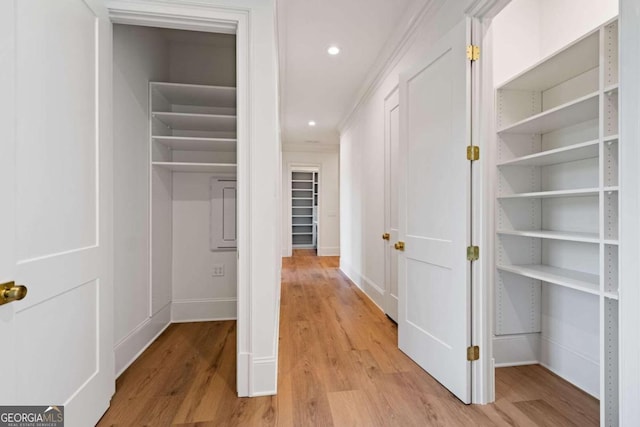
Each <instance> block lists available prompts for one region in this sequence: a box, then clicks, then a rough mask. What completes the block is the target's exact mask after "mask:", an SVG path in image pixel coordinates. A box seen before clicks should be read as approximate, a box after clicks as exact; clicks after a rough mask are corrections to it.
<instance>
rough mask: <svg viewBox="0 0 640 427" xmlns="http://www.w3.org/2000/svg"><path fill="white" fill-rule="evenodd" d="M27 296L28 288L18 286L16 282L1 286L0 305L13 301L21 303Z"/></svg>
mask: <svg viewBox="0 0 640 427" xmlns="http://www.w3.org/2000/svg"><path fill="white" fill-rule="evenodd" d="M26 296H27V287H26V286H22V285H18V286H16V284H15V282H7V283H2V284H0V305H3V304H7V303H10V302H13V301H19V300H21V299H23V298H24V297H26Z"/></svg>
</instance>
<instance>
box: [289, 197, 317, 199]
mask: <svg viewBox="0 0 640 427" xmlns="http://www.w3.org/2000/svg"><path fill="white" fill-rule="evenodd" d="M291 199H292V200H313V197H292V198H291Z"/></svg>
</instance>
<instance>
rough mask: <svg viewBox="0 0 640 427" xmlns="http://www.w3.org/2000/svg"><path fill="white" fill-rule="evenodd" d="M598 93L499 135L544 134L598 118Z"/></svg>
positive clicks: (530, 118)
mask: <svg viewBox="0 0 640 427" xmlns="http://www.w3.org/2000/svg"><path fill="white" fill-rule="evenodd" d="M598 98H599V94H598V92H593V93H590V94H588V95H585V96H583V97H581V98H578V99H576V100H573V101H571V102H567V103H566V104H562V105H559V106H557V107H555V108H552V109H550V110H547V111H543V112H542V113H540V114H536V115H535V116H531V117H528V118H526V119H524V120H521V121H519V122H517V123H514V124H512V125H509V126H506V127H504V128H502V129H500V130H499V131H498V133H520V134H522V133H527V134H528V133H534V134H542V133H547V132H551V131H552V130H556V129H560V128H565V127H569V126H572V125H575V124H578V123H582V122H585V121H587V120H591V119H595V118H597V117H598Z"/></svg>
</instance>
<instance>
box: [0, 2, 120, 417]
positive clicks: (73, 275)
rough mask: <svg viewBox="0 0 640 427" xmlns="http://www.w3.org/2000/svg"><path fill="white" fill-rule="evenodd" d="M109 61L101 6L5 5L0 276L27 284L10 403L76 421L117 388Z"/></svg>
mask: <svg viewBox="0 0 640 427" xmlns="http://www.w3.org/2000/svg"><path fill="white" fill-rule="evenodd" d="M110 60H111V25H110V23H109V22H108V20H107V18H106V10H105V9H104V7H103V5H102V3H101V1H98V0H56V1H51V0H19V1H3V2H0V63H1V64H2V66H1V67H0V93H2V97H3V101H2V102H1V103H0V126H1V128H2V129H3V139H2V141H1V142H0V150H1V151H0V174H1V175H0V201H2V209H0V232H2V234H1V236H2V237H1V239H0V240H1V244H0V283H3V282H9V281H15V282H16V284H20V285H25V286H26V287H27V288H28V293H27V295H26V298H24V299H23V300H21V301H15V302H11V303H8V304H4V305H0V328H1V330H2V337H3V338H2V341H3V342H2V347H1V348H2V353H3V359H4V363H5V369H3V374H2V380H1V381H0V396H1V397H0V400H1V401H2V404H3V405H47V406H48V405H65V418H66V419H65V421H66V425H67V426H89V425H94V424H95V422H96V421H97V420H98V419H99V418H100V416H101V415H102V414H103V413H104V411H105V410H106V409H107V407H108V405H109V400H110V398H111V395H112V394H113V392H114V364H113V331H112V328H113V303H112V282H111V275H112V272H111V270H112V268H111V267H112V266H111V233H110V230H111V228H112V226H111V204H112V203H111V185H112V184H111V175H112V163H111V143H110V111H109V109H110V97H111V89H110V87H111V86H110V80H111V63H110ZM5 337H7V338H6V339H7V340H6V341H5Z"/></svg>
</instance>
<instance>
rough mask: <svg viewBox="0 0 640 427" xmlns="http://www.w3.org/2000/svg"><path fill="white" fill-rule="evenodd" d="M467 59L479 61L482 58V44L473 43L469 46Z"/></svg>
mask: <svg viewBox="0 0 640 427" xmlns="http://www.w3.org/2000/svg"><path fill="white" fill-rule="evenodd" d="M467 59H468V60H469V61H477V60H478V59H480V46H476V45H473V44H470V45H469V46H467Z"/></svg>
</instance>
